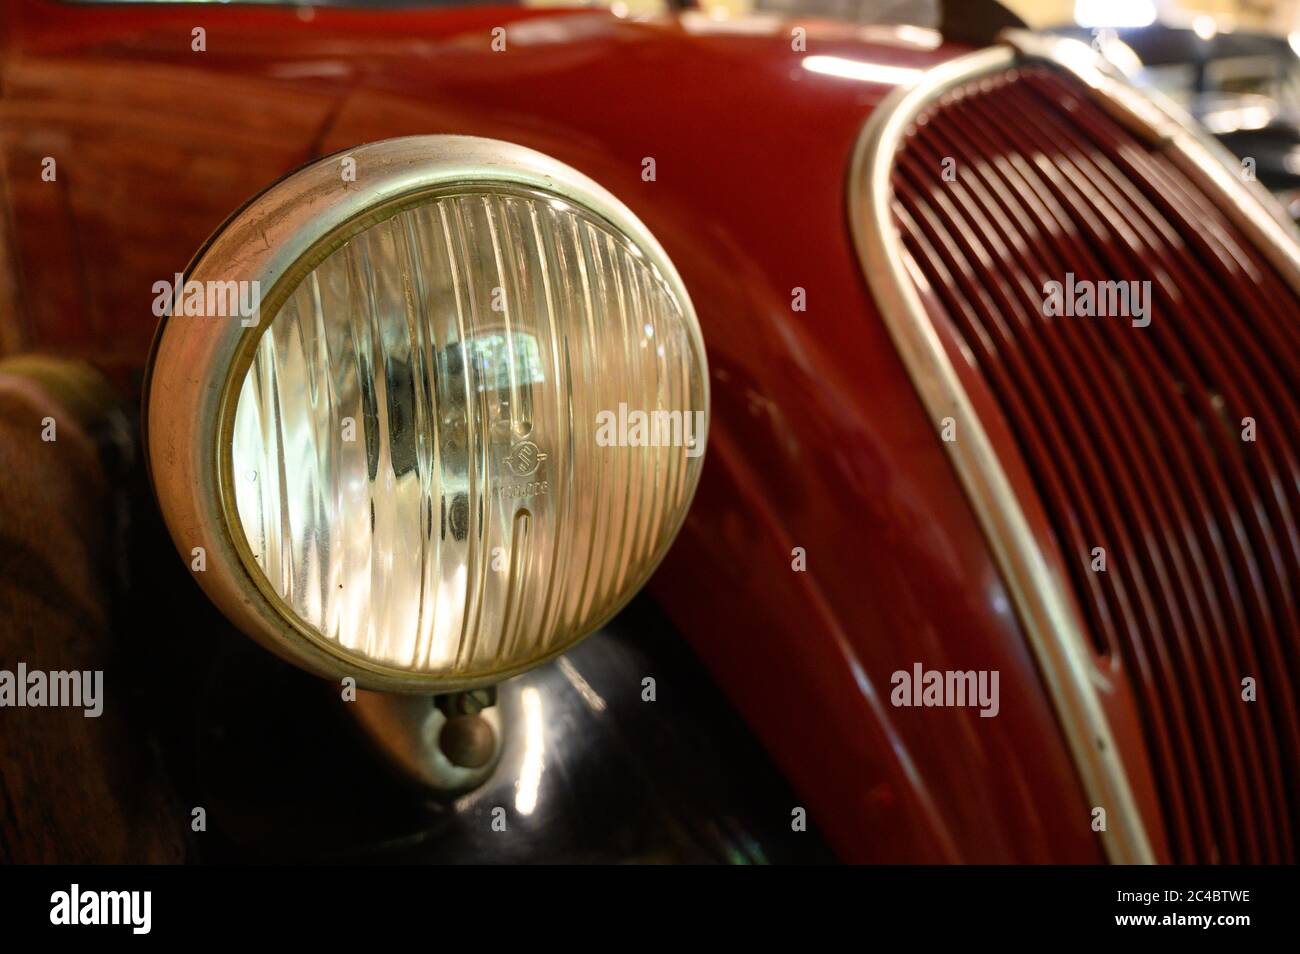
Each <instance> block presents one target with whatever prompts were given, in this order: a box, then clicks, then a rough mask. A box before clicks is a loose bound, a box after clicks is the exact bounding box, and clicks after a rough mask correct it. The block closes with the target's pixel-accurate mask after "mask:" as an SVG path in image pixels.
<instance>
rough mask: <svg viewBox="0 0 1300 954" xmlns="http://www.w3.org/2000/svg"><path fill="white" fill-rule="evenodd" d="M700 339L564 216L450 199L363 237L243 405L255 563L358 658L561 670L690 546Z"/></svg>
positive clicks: (259, 357) (631, 263)
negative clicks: (562, 661) (686, 515)
mask: <svg viewBox="0 0 1300 954" xmlns="http://www.w3.org/2000/svg"><path fill="white" fill-rule="evenodd" d="M697 340H698V338H697V337H694V336H693V334H692V331H691V329H690V328H689V327H688V325H687V321H686V319H685V318H684V317H683V312H682V308H681V306H680V305H679V303H678V302H677V301H676V300H675V298H674V296H673V294H672V292H671V290H670V289H669V287H668V286H667V284H666V283H665V281H664V279H663V276H662V275H660V274H659V272H658V271H657V270H656V269H655V268H654V267H653V266H652V265H651V263H650V262H649V261H648V260H647V258H646V257H645V256H644V255H643V254H642V253H641V251H640V250H639V249H638V248H637V247H635V246H634V245H633V244H632V242H631V241H630V240H629V239H628V238H626V237H625V236H623V235H621V234H618V233H616V232H615V231H614V230H612V229H611V228H610V227H609V226H608V225H607V224H605V223H604V222H603V221H602V220H599V219H597V218H596V217H594V216H593V215H591V214H589V213H587V212H585V211H584V210H581V209H579V208H576V207H574V206H572V205H570V204H567V203H566V202H564V201H561V200H560V199H557V198H554V197H552V196H549V195H543V194H540V193H535V192H526V191H523V190H515V189H513V188H505V187H503V188H499V189H498V188H493V189H492V191H487V192H485V191H476V192H473V193H464V194H454V195H444V196H442V197H438V198H434V199H431V200H430V201H428V202H427V203H426V204H424V205H420V206H418V207H416V208H413V209H409V210H407V211H403V212H401V213H399V214H397V215H396V216H394V217H392V218H389V219H387V220H385V221H382V222H380V223H378V224H376V225H373V226H371V227H369V228H368V229H366V230H365V231H363V232H361V233H360V234H358V235H356V236H355V237H353V238H352V239H351V240H349V241H348V243H347V244H345V245H344V246H342V247H341V248H339V249H338V250H337V251H335V252H333V253H331V254H330V255H329V257H327V258H326V259H325V260H324V261H322V262H321V263H320V265H318V266H317V267H316V268H315V270H314V271H312V272H311V273H310V274H309V275H308V276H307V277H306V278H305V279H304V280H303V281H302V283H301V284H300V285H299V286H298V287H297V288H296V290H295V291H294V292H293V293H292V294H291V296H290V297H289V299H288V300H287V301H286V303H285V304H284V306H283V307H282V308H281V309H280V311H279V312H278V313H277V314H276V315H275V317H274V319H273V320H272V321H271V323H270V326H269V328H268V329H267V331H266V332H265V333H264V335H263V337H262V339H261V341H260V344H259V345H258V348H257V351H256V355H255V358H254V360H253V363H252V366H251V367H250V369H249V371H248V375H247V377H246V379H245V380H244V382H243V386H242V389H241V392H240V396H239V401H238V405H237V410H236V415H235V426H234V440H233V446H232V448H231V453H232V462H231V463H232V478H233V482H234V489H235V497H236V504H237V508H238V512H239V519H240V522H241V523H242V531H243V533H244V534H245V536H246V538H247V542H248V546H249V548H250V550H251V553H252V556H253V558H254V560H255V561H256V563H257V565H258V567H260V568H261V571H262V572H263V573H264V574H265V576H266V579H267V581H268V582H269V584H270V586H271V588H272V589H274V591H275V592H276V593H278V594H279V596H280V597H281V599H282V600H283V602H284V603H285V604H286V605H287V606H288V607H289V608H290V609H291V610H292V611H293V613H294V614H296V615H297V617H298V618H299V619H300V620H301V621H302V622H303V623H305V624H306V625H307V626H308V627H310V628H311V629H313V630H315V631H316V633H318V634H319V635H320V636H321V637H323V638H324V639H325V640H327V641H330V642H332V643H334V644H335V645H336V646H337V647H338V648H339V649H341V650H343V651H344V652H346V653H348V654H352V655H354V656H356V657H360V658H362V659H364V660H366V661H370V662H373V663H377V664H380V665H384V666H388V667H392V668H396V669H400V670H405V671H414V672H419V673H425V674H429V675H431V676H435V677H446V678H447V679H449V680H454V679H457V678H459V679H474V678H480V677H482V676H486V675H488V674H491V673H496V672H501V671H505V670H510V669H515V668H519V667H522V666H525V665H527V664H529V663H530V662H533V661H536V660H537V659H539V658H541V657H544V656H546V655H548V654H550V653H552V652H554V651H557V650H559V649H560V648H562V647H563V646H565V645H567V644H568V643H570V642H572V641H573V640H575V639H577V638H579V637H580V636H582V635H584V634H585V633H586V632H588V631H589V630H590V629H591V628H592V627H593V626H594V625H597V624H599V623H600V622H601V621H602V620H603V619H605V618H607V617H608V616H609V615H610V614H611V613H613V612H614V611H615V610H616V609H617V608H618V607H619V606H620V605H621V604H622V603H623V601H624V600H625V599H626V598H627V597H628V596H629V595H630V593H631V592H633V591H634V590H635V589H636V588H637V587H639V586H640V585H641V584H642V583H643V582H644V581H645V577H646V576H647V575H648V574H649V572H650V570H651V569H653V567H654V565H655V563H656V562H657V561H658V558H659V557H660V556H661V555H662V554H663V552H664V550H665V549H666V548H667V546H668V544H669V543H670V542H671V540H672V536H673V534H674V533H675V531H676V529H677V527H678V525H679V524H680V521H681V518H682V516H683V512H684V509H685V507H686V505H687V504H688V502H689V500H690V495H691V493H692V491H693V489H694V485H695V482H696V479H697V477H698V471H699V466H700V462H701V456H700V454H701V453H702V451H703V441H704V436H705V435H704V413H703V412H704V411H705V396H704V395H705V391H704V388H705V383H704V379H703V372H704V357H703V355H702V354H699V353H697V345H696V341H697ZM638 425H640V426H638ZM692 445H693V446H692Z"/></svg>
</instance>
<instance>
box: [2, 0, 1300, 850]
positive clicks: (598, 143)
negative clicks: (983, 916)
mask: <svg viewBox="0 0 1300 954" xmlns="http://www.w3.org/2000/svg"><path fill="white" fill-rule="evenodd" d="M615 6H616V9H614V10H603V9H559V8H557V9H536V8H527V7H480V6H465V7H458V6H454V5H447V6H433V7H430V8H423V9H406V8H402V9H332V8H329V7H314V6H313V7H296V6H289V5H285V6H275V5H268V6H241V5H225V4H221V5H207V4H199V5H192V4H169V3H158V4H142V5H134V4H132V5H119V4H113V3H93V4H71V3H69V4H64V3H57V2H53V0H16V2H15V3H13V4H11V5H9V6H8V7H6V8H5V9H4V10H3V12H0V28H2V30H3V32H2V33H0V37H2V38H3V39H2V40H0V43H2V44H3V46H0V156H2V161H3V192H0V346H2V347H3V352H4V354H5V355H7V356H8V357H7V358H6V360H5V364H4V365H0V370H3V371H4V375H3V376H4V378H5V380H6V382H7V383H6V384H5V387H4V389H0V396H4V412H3V415H0V416H3V418H4V419H5V420H6V421H7V422H8V423H7V424H6V429H5V431H4V434H5V435H7V436H6V437H5V440H6V441H9V440H12V441H14V442H19V443H18V444H17V445H16V447H15V449H12V450H11V449H9V448H8V447H6V448H5V449H4V455H5V456H4V458H3V459H5V460H6V461H8V462H9V463H8V464H7V465H6V475H5V477H4V481H3V482H4V485H5V487H6V488H7V489H6V490H5V491H4V492H3V493H0V512H3V515H4V519H5V523H4V524H3V527H4V529H2V530H0V532H2V533H3V534H4V537H5V542H6V547H7V552H6V555H5V562H6V574H5V580H4V583H3V587H4V590H3V592H5V594H6V595H5V596H4V597H3V599H0V607H8V608H9V610H10V615H11V618H12V620H13V622H11V623H10V624H7V625H9V627H10V629H11V632H9V633H8V634H7V635H0V669H3V670H5V671H7V672H11V673H13V676H12V677H11V680H10V687H11V692H10V696H9V697H8V699H9V700H10V701H8V702H6V708H3V709H0V720H3V725H4V732H3V734H2V735H3V738H2V739H0V766H2V767H3V773H2V777H3V781H2V782H0V788H3V789H4V792H5V794H6V796H7V798H8V799H9V801H8V802H7V804H9V805H10V806H12V812H11V813H10V814H8V815H7V816H6V819H10V818H13V819H26V820H25V821H23V823H22V825H21V826H20V827H21V831H19V830H18V827H15V828H14V829H13V830H8V831H5V832H4V834H3V838H0V845H3V846H4V849H5V854H6V856H7V857H10V858H11V859H12V860H51V861H58V860H81V859H87V858H88V859H92V860H128V859H146V860H180V859H182V858H199V859H204V858H220V859H230V858H235V859H242V858H249V857H256V858H276V859H283V858H296V859H303V858H308V859H310V858H315V857H319V856H320V855H322V854H325V853H328V854H330V856H331V857H345V858H357V857H400V858H418V859H424V860H523V859H533V860H593V859H626V858H634V859H666V860H672V859H677V860H682V859H685V860H698V859H706V858H710V859H721V860H820V859H824V858H829V857H832V856H833V857H836V858H838V859H841V860H844V861H852V862H929V863H935V862H939V863H946V862H1022V863H1023V862H1033V863H1045V862H1053V863H1055V862H1061V863H1066V862H1068V863H1095V862H1105V861H1110V862H1119V863H1131V862H1283V861H1285V862H1293V861H1294V860H1295V856H1296V851H1297V844H1298V842H1297V839H1298V837H1300V836H1298V832H1300V816H1298V815H1297V811H1298V809H1300V706H1298V705H1297V699H1298V696H1297V683H1300V607H1298V606H1297V593H1300V586H1298V585H1297V584H1298V583H1300V395H1298V394H1297V389H1296V382H1297V381H1298V380H1300V307H1298V304H1297V303H1298V301H1300V245H1298V244H1297V241H1296V235H1295V232H1294V229H1293V227H1292V226H1291V225H1290V223H1289V222H1288V221H1287V220H1286V218H1285V216H1284V215H1282V214H1281V213H1280V211H1279V209H1278V208H1277V207H1276V206H1275V205H1274V204H1273V202H1272V200H1270V199H1269V197H1268V196H1267V195H1266V194H1265V193H1263V191H1262V190H1261V189H1260V188H1259V187H1258V185H1257V184H1256V183H1253V182H1251V181H1249V178H1250V177H1249V176H1248V175H1243V174H1242V171H1243V169H1242V166H1241V164H1239V163H1237V161H1236V160H1235V159H1231V158H1230V157H1227V156H1226V154H1224V153H1222V152H1221V151H1220V150H1219V149H1218V147H1217V146H1214V145H1213V144H1212V143H1211V142H1209V141H1208V140H1207V139H1206V138H1205V137H1204V136H1203V135H1202V134H1201V133H1200V132H1198V131H1196V130H1195V129H1193V128H1192V127H1191V126H1190V125H1188V123H1187V121H1186V120H1185V118H1184V117H1182V116H1181V115H1179V114H1178V113H1177V111H1176V110H1173V109H1172V108H1170V107H1168V106H1166V105H1164V104H1160V103H1156V102H1154V101H1152V100H1150V99H1148V98H1147V97H1146V96H1145V94H1141V93H1138V92H1136V91H1134V90H1133V89H1132V88H1131V87H1129V86H1128V85H1126V84H1125V83H1124V82H1123V81H1122V80H1121V79H1120V78H1119V77H1117V76H1116V75H1114V74H1113V73H1112V72H1110V71H1109V70H1108V69H1107V68H1106V67H1105V66H1104V65H1103V63H1102V61H1101V60H1100V59H1099V58H1098V57H1096V56H1095V55H1094V53H1093V51H1091V50H1090V49H1089V48H1088V47H1087V46H1086V45H1084V44H1081V43H1078V42H1077V41H1068V40H1061V39H1047V38H1043V37H1041V36H1038V35H1035V34H1032V33H1030V32H1028V31H1026V30H1024V29H1021V28H1018V27H1017V26H1016V25H1015V23H1014V22H1012V21H1013V18H1011V17H1009V16H1005V15H1003V14H1002V13H1001V12H1000V10H999V9H998V8H996V7H995V5H992V4H983V3H978V4H958V3H953V4H940V5H937V7H936V9H938V11H939V16H940V19H939V20H938V21H937V22H935V23H932V24H930V25H928V26H920V25H915V24H881V25H870V26H863V25H858V24H851V23H835V22H831V21H823V20H816V19H806V20H805V19H801V18H799V17H798V16H794V15H781V16H777V15H753V16H748V17H743V18H735V19H714V18H712V17H710V16H708V15H706V14H704V13H702V12H700V11H698V10H689V9H688V10H684V11H676V12H672V11H665V12H663V13H662V14H659V15H655V16H649V17H643V18H642V17H634V16H630V15H627V14H626V12H625V11H620V10H619V9H617V7H618V5H615ZM621 12H622V13H623V15H620V13H621ZM160 319H161V320H160ZM77 362H84V363H88V364H89V365H92V366H93V367H94V369H95V374H96V375H98V376H102V379H103V380H104V381H107V382H109V384H111V388H112V391H113V393H115V394H116V395H117V397H118V398H119V399H121V400H122V401H125V402H126V403H127V404H128V406H129V407H131V408H132V410H131V411H130V413H128V414H126V415H125V416H122V415H120V414H119V415H117V416H114V415H111V414H108V413H107V412H106V410H105V408H107V407H108V406H110V405H111V403H112V402H111V401H109V400H108V399H106V398H104V397H103V394H104V393H106V392H104V391H102V390H97V391H95V390H92V383H93V382H94V381H95V380H98V378H97V377H96V376H94V375H92V374H91V373H90V372H89V371H87V370H86V369H85V367H84V366H83V365H81V364H78V363H77ZM134 408H139V409H140V410H139V411H138V412H137V411H135V410H134ZM59 409H61V410H59ZM47 421H53V422H54V423H55V425H57V427H58V428H61V430H60V431H59V432H58V433H59V434H60V435H64V434H67V435H68V436H67V437H63V436H60V438H59V439H58V440H50V439H48V436H49V435H46V436H45V437H42V433H43V431H42V427H43V426H45V427H47V428H48V426H49V425H48V424H45V423H43V422H47ZM107 422H115V423H107ZM92 439H95V440H97V441H98V443H97V444H95V443H92ZM133 440H134V444H132V441H133ZM24 441H25V442H26V443H22V442H24ZM131 446H135V447H137V448H138V453H135V452H131V451H129V450H125V448H129V447H131ZM706 446H707V452H706V451H705V448H706ZM697 485H698V486H697ZM150 487H152V492H151V491H150ZM155 501H156V502H155ZM119 503H120V505H119ZM15 509H16V510H18V511H20V512H21V513H22V518H21V519H19V520H17V522H16V523H11V522H10V520H9V515H10V513H11V512H12V511H13V510H15ZM124 513H125V514H129V515H131V519H130V521H129V526H127V527H125V528H124V524H123V521H122V520H121V519H119V517H120V516H121V515H122V514H124ZM164 527H165V528H164ZM169 535H170V538H171V543H170V544H169V543H168V536H169ZM172 545H174V548H175V549H176V550H177V551H179V553H180V555H181V560H179V561H178V560H177V559H176V556H175V554H173V553H172V552H171V547H172ZM670 547H671V548H670ZM661 560H662V563H661V562H660V561H661ZM652 573H653V577H652V576H651V574H652ZM40 581H45V582H43V583H42V582H40ZM52 581H53V582H52ZM647 581H648V589H649V592H650V593H651V594H652V596H653V600H648V599H644V598H643V599H638V600H636V601H635V602H633V603H632V609H631V610H630V611H628V612H624V613H622V614H621V615H617V616H616V614H618V613H619V610H620V609H622V608H623V607H624V606H625V605H626V604H627V603H628V601H629V600H631V599H632V597H633V596H634V595H635V593H636V592H637V591H638V590H639V589H640V588H641V586H642V585H643V584H645V583H647ZM56 582H57V586H56V585H55V583H56ZM195 584H197V586H196V585H195ZM33 588H36V589H33ZM33 593H35V594H36V595H33ZM74 610H75V612H74ZM60 611H62V613H63V615H62V616H61V617H60V616H59V613H60ZM218 611H219V612H218ZM31 614H35V615H31ZM40 614H47V615H49V614H53V615H54V616H55V617H56V618H55V619H54V620H53V621H48V620H46V617H45V616H42V615H40ZM69 614H71V616H70V618H69ZM24 619H37V620H41V622H40V623H39V626H35V624H33V626H28V624H27V623H24V622H22V620H24ZM611 620H613V622H612V623H611ZM24 627H27V628H24ZM33 627H35V629H39V631H40V633H42V634H43V635H42V636H41V637H40V638H37V637H36V636H35V635H34V629H33ZM235 629H238V630H240V631H242V632H243V633H245V634H247V635H248V636H252V637H253V638H254V640H256V641H257V642H260V643H262V644H263V645H264V646H266V647H267V648H270V649H271V650H273V651H274V652H275V653H276V654H277V655H279V656H280V657H283V659H285V660H287V661H288V662H289V663H292V664H294V665H282V664H281V663H280V662H278V661H276V660H275V659H274V658H273V657H272V656H271V655H270V654H267V653H264V652H262V650H261V649H260V648H258V647H257V646H255V645H254V644H253V643H252V642H249V641H247V640H244V639H243V636H242V635H241V636H238V637H232V636H231V635H230V634H231V633H233V632H234V631H235ZM593 630H602V632H601V635H599V636H598V637H596V638H595V639H592V640H588V641H586V642H583V643H581V644H578V642H577V641H578V640H579V639H581V638H582V637H583V636H585V635H587V634H588V633H590V632H592V631H593ZM677 634H680V636H681V637H684V639H685V641H686V642H687V643H688V644H689V646H690V650H691V651H690V652H685V651H683V650H681V649H680V648H678V647H677V643H676V640H677V638H678V636H677ZM561 654H563V655H561ZM696 659H698V660H699V661H700V662H701V663H702V664H703V669H702V670H698V669H697V668H693V667H697V666H698V664H697V663H696V662H695V660H696ZM20 665H21V666H22V667H23V670H22V671H23V673H24V675H23V677H22V678H21V679H20V678H18V676H17V673H18V669H19V666H20ZM299 668H300V669H302V670H306V671H307V672H310V673H312V674H314V675H315V676H319V677H322V679H321V680H318V679H314V678H312V677H310V676H308V675H306V674H305V673H302V672H300V671H299ZM68 670H77V671H80V670H85V671H87V672H91V671H96V670H97V671H100V672H102V673H103V680H104V681H103V698H102V700H100V702H102V704H103V716H104V718H103V720H102V721H101V720H98V719H83V718H82V714H81V713H80V712H77V713H76V714H75V717H71V716H70V717H69V721H67V722H66V723H57V724H56V723H55V722H54V721H53V719H52V718H45V715H46V714H45V713H43V712H42V711H41V708H40V707H41V705H42V703H41V702H40V701H34V700H36V696H34V695H33V694H32V692H31V689H32V687H33V686H34V685H35V684H36V683H34V682H30V681H29V680H31V679H34V678H35V677H36V675H39V674H40V673H54V672H55V671H68ZM703 672H707V678H706V677H705V676H704V675H703ZM322 680H323V681H322ZM43 685H44V686H45V690H46V693H45V696H44V698H45V699H46V700H47V702H48V701H49V700H51V699H53V697H54V696H55V695H56V693H55V692H54V690H53V688H52V687H53V683H43ZM86 685H87V686H89V685H91V684H90V683H89V682H88V683H86ZM3 688H4V687H3V685H0V690H3ZM24 694H25V695H24ZM85 694H86V696H87V697H89V695H90V694H91V690H89V689H87V690H85ZM65 695H66V693H65ZM20 697H22V698H24V699H25V700H26V701H25V703H19V702H17V701H16V700H18V699H19V698H20ZM430 697H434V700H433V701H430ZM5 699H6V697H5V696H4V694H3V691H0V702H5ZM724 699H725V700H726V701H725V702H724V701H723V700H724ZM20 704H21V705H23V708H17V706H18V705H20ZM96 704H97V705H98V704H99V702H97V703H96ZM733 707H734V711H735V712H738V713H739V715H740V717H741V719H743V725H742V724H741V722H740V721H739V720H737V719H736V718H735V716H734V715H733V713H732V708H733ZM15 726H16V727H19V728H11V727H15ZM358 729H359V730H360V731H358ZM17 732H22V733H24V735H25V736H26V737H29V738H40V739H44V740H45V741H44V742H43V743H42V746H43V748H40V747H38V748H39V750H40V751H41V752H43V753H45V754H42V755H39V756H38V755H33V754H31V753H30V752H29V751H28V750H27V749H23V750H22V751H20V750H19V749H18V747H17V746H16V745H15V744H14V742H13V741H12V740H13V739H15V738H16V733H17ZM754 739H756V740H757V742H758V744H755V742H754V741H753V740H754ZM142 740H152V742H151V743H150V744H149V745H148V746H146V745H145V744H144V742H143V741H142ZM60 746H63V747H64V750H69V749H70V750H75V751H78V752H81V753H83V757H82V758H81V760H80V762H79V766H80V767H79V771H80V772H84V773H86V775H87V777H88V778H89V779H90V781H85V780H84V779H78V780H77V781H75V782H71V781H69V780H67V779H66V778H64V777H62V776H61V775H60V773H61V772H64V773H66V769H67V765H66V763H64V762H63V759H62V757H61V756H59V755H58V752H59V751H60V748H59V747H60ZM126 750H130V751H131V752H132V753H133V754H132V755H131V756H130V757H131V758H132V759H133V760H134V761H133V762H132V763H131V764H133V765H137V766H138V769H137V770H135V771H134V774H133V776H132V782H131V783H130V784H127V783H124V781H123V780H122V779H121V778H120V777H119V773H120V771H121V770H120V768H117V767H113V766H110V765H109V764H108V763H110V762H112V761H113V760H114V759H115V758H117V757H118V753H121V752H125V751H126ZM376 752H379V753H383V757H384V758H385V759H386V760H387V761H386V762H385V763H383V764H384V765H389V764H391V765H393V766H396V767H397V768H398V769H399V772H397V773H394V774H385V773H386V772H387V771H388V769H386V768H383V767H382V766H381V765H380V763H378V762H376V760H375V753H376ZM122 757H125V755H123V756H122ZM769 760H770V761H769ZM97 766H98V767H97ZM403 774H404V775H405V776H406V777H407V781H405V782H404V781H401V780H399V779H400V777H401V776H402V775H403ZM340 776H342V777H344V778H346V779H347V781H346V782H345V783H344V784H342V785H340V784H337V783H338V781H339V778H340ZM412 782H413V784H411V783H412ZM74 785H81V786H84V787H85V788H86V789H87V790H89V791H93V792H96V793H101V794H102V798H101V799H100V800H99V802H98V804H99V805H100V806H101V809H100V810H102V811H103V812H105V813H109V814H112V815H114V816H116V817H119V818H121V819H123V820H124V821H123V825H124V827H125V830H126V831H128V832H130V833H132V834H130V836H129V837H126V836H121V835H111V836H110V835H102V836H101V835H93V836H85V835H84V834H80V833H79V826H80V825H81V824H82V821H81V820H79V819H78V818H77V817H73V816H72V815H71V814H68V813H58V812H56V814H55V815H54V816H51V817H50V818H48V819H47V820H46V821H45V822H43V823H39V824H38V823H34V822H32V821H30V819H33V818H38V817H41V815H40V812H41V809H40V807H39V806H41V805H42V804H44V803H46V802H47V801H48V799H49V795H50V793H51V792H54V791H62V790H65V789H67V788H68V787H70V786H74ZM431 792H434V793H440V794H437V795H430V793H431ZM593 806H597V807H593ZM579 818H580V819H582V821H581V823H579V822H578V821H576V820H575V819H579ZM322 828H328V829H329V830H330V831H332V832H333V833H334V835H333V836H332V837H331V838H329V839H323V838H320V837H318V836H319V832H320V831H321V830H322ZM113 830H117V829H113ZM309 832H310V833H309ZM502 832H504V833H507V835H509V834H513V835H515V836H516V837H508V836H507V837H502V838H494V834H499V833H502ZM312 833H314V834H312ZM326 843H328V845H329V846H330V848H329V849H328V851H327V850H326V849H324V848H321V847H320V846H321V845H322V844H326Z"/></svg>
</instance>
